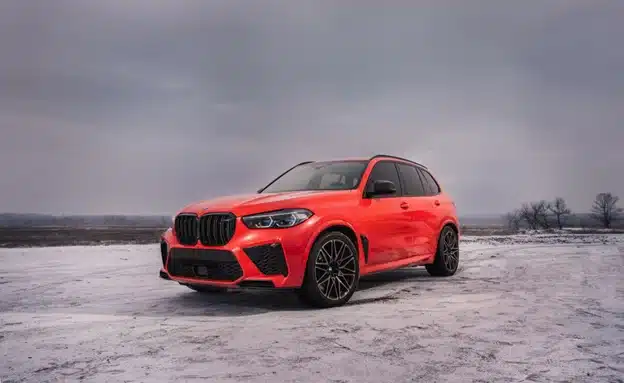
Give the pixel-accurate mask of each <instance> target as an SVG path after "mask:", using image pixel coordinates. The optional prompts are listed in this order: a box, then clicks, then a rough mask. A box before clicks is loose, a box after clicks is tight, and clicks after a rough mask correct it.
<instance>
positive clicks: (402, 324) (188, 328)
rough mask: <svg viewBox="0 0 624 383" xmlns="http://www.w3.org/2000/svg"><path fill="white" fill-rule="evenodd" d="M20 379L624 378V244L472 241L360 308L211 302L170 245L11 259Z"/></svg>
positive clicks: (10, 346) (1, 370)
mask: <svg viewBox="0 0 624 383" xmlns="http://www.w3.org/2000/svg"><path fill="white" fill-rule="evenodd" d="M0 262H1V265H2V267H1V268H0V355H2V358H0V380H1V381H2V383H6V382H22V381H24V382H38V383H42V382H65V381H67V382H73V381H84V382H123V381H133V382H134V381H136V382H173V381H176V382H177V381H188V382H194V381H202V382H269V381H272V382H314V383H316V382H374V383H381V382H416V381H418V382H420V381H422V382H622V381H623V380H624V235H608V234H599V235H576V234H569V235H524V236H507V237H465V238H463V240H462V244H461V263H460V268H461V269H460V271H459V272H458V274H457V275H456V276H454V277H451V278H442V279H437V278H432V277H429V276H428V275H427V274H426V272H425V270H424V268H413V269H406V270H400V271H395V272H390V273H386V274H380V275H377V276H375V277H370V278H366V279H364V280H363V281H362V282H361V288H360V291H358V292H357V293H356V294H355V295H354V297H353V299H352V301H351V303H350V304H349V305H348V306H345V307H341V308H337V309H329V310H316V311H315V310H309V309H306V308H304V307H302V306H300V305H299V304H298V303H297V301H296V299H294V297H293V296H292V295H290V294H288V293H273V292H254V293H249V292H246V293H237V292H233V293H228V294H225V295H222V296H202V295H200V294H198V293H194V292H192V291H191V290H188V289H187V288H185V287H183V286H180V285H177V284H175V283H173V282H169V281H164V280H161V279H159V278H158V270H159V267H160V263H159V262H160V257H159V252H158V245H157V244H156V245H135V246H110V247H57V248H33V249H2V250H0Z"/></svg>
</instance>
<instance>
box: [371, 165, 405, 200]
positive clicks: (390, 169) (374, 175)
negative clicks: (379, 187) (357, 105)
mask: <svg viewBox="0 0 624 383" xmlns="http://www.w3.org/2000/svg"><path fill="white" fill-rule="evenodd" d="M375 181H391V182H392V183H394V185H395V186H396V189H397V192H396V193H394V194H391V195H389V196H388V197H396V196H398V195H401V181H400V180H399V173H397V169H396V166H395V165H394V162H392V161H379V162H377V163H376V164H375V166H374V167H373V170H371V172H370V175H369V176H368V182H367V183H366V187H367V188H370V187H372V185H373V182H375Z"/></svg>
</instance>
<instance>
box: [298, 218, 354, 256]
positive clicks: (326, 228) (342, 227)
mask: <svg viewBox="0 0 624 383" xmlns="http://www.w3.org/2000/svg"><path fill="white" fill-rule="evenodd" d="M332 231H337V232H339V233H342V234H344V235H346V236H347V237H349V239H350V240H351V241H353V245H355V249H356V250H357V254H358V258H361V257H362V248H361V246H362V243H361V242H362V241H360V240H359V239H358V235H357V231H356V230H355V228H354V227H353V226H352V225H351V224H350V223H348V222H346V221H343V220H332V221H329V222H326V223H325V224H323V225H322V226H320V227H319V229H318V230H317V231H316V232H315V233H314V234H313V235H312V237H311V239H310V241H309V243H308V245H307V246H306V256H305V257H303V258H304V265H305V264H306V263H307V261H308V256H309V254H310V251H311V250H312V246H314V244H315V243H316V241H317V240H318V239H319V238H320V237H321V236H322V235H325V234H327V233H329V232H332Z"/></svg>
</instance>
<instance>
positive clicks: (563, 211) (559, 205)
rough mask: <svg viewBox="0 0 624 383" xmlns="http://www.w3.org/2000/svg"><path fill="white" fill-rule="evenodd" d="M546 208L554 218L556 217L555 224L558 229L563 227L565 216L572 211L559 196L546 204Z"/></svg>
mask: <svg viewBox="0 0 624 383" xmlns="http://www.w3.org/2000/svg"><path fill="white" fill-rule="evenodd" d="M548 210H549V211H550V212H551V213H553V215H554V216H555V218H556V219H557V226H558V227H559V229H563V223H564V222H565V220H566V218H567V216H569V215H570V213H572V212H571V211H570V209H568V206H567V204H566V201H565V200H564V199H563V198H561V197H557V198H555V201H554V202H553V203H551V204H550V205H549V206H548Z"/></svg>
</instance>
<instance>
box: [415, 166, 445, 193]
mask: <svg viewBox="0 0 624 383" xmlns="http://www.w3.org/2000/svg"><path fill="white" fill-rule="evenodd" d="M420 174H421V175H422V177H423V184H425V185H427V186H428V187H427V186H425V188H426V189H425V190H427V189H428V190H429V193H428V195H436V194H438V193H440V186H439V185H438V183H437V182H436V181H435V180H434V179H433V177H432V176H431V174H429V172H428V171H426V170H423V169H420Z"/></svg>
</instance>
